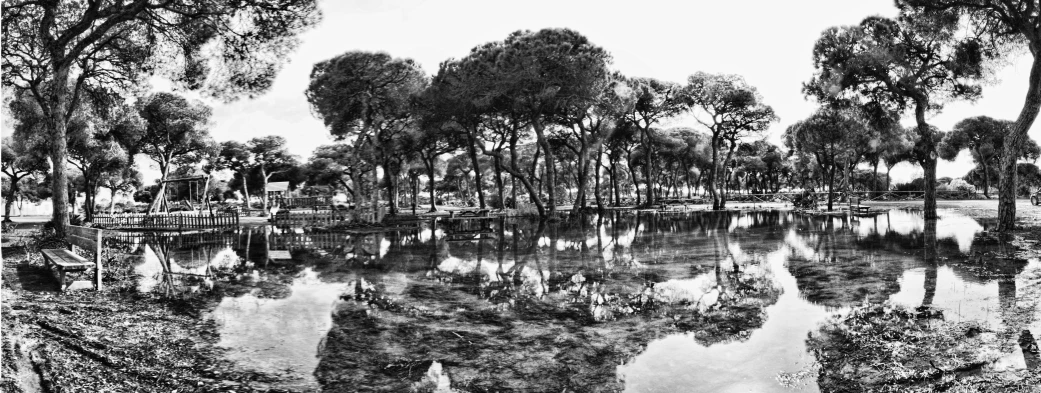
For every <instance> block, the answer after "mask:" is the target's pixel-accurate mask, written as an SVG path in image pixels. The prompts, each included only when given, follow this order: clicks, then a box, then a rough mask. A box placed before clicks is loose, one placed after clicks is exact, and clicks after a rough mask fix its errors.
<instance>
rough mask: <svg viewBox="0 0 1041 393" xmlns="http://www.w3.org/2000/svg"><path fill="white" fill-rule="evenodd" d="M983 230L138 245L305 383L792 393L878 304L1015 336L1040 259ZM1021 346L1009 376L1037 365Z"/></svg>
mask: <svg viewBox="0 0 1041 393" xmlns="http://www.w3.org/2000/svg"><path fill="white" fill-rule="evenodd" d="M983 230H984V228H983V227H982V226H981V225H980V224H978V223H977V222H976V221H975V220H972V219H971V218H968V217H965V216H961V215H958V214H955V213H952V212H941V217H940V219H939V220H938V221H936V222H934V223H926V222H925V221H924V220H923V219H922V217H921V215H920V214H919V213H916V212H908V211H891V212H889V213H887V214H882V215H879V216H877V217H862V218H858V219H856V220H851V219H850V218H848V217H808V216H800V215H795V214H792V213H788V212H730V213H692V214H668V215H656V214H648V213H639V214H637V213H632V212H619V213H609V214H607V215H605V216H602V217H599V216H587V217H585V218H567V219H565V220H563V221H562V222H560V223H556V224H549V225H542V226H540V225H538V224H537V223H533V222H528V221H523V220H500V219H491V220H469V221H462V220H455V221H444V222H439V223H434V222H424V223H423V225H422V227H421V228H420V229H417V230H415V231H404V232H388V233H380V234H367V235H349V234H331V233H312V232H308V231H303V230H300V229H293V230H283V229H277V228H270V227H268V228H253V229H242V230H240V231H239V232H236V233H231V234H223V235H195V236H196V237H197V239H194V240H193V239H177V240H176V241H175V240H174V239H173V238H174V236H167V237H162V236H152V237H148V236H144V235H141V236H139V237H138V238H133V239H129V238H128V239H129V240H126V241H125V243H126V244H125V245H124V247H125V248H127V249H130V250H134V249H136V250H137V251H135V252H136V254H138V255H139V260H138V262H137V268H136V270H137V272H138V273H139V274H140V275H141V276H142V279H141V280H140V289H141V290H146V291H158V292H161V293H166V294H169V295H174V296H186V295H188V296H209V297H210V298H212V300H213V303H212V304H213V306H212V308H211V309H210V310H209V314H208V315H210V316H211V318H213V319H214V320H215V321H216V322H217V323H218V325H219V326H220V332H221V342H220V345H221V346H223V347H226V348H229V352H228V356H229V357H230V358H231V359H233V360H235V361H238V362H240V363H241V364H244V365H245V366H246V367H247V368H252V369H255V370H258V371H263V372H269V373H279V374H286V375H288V376H289V377H290V379H292V380H293V381H295V382H294V383H293V386H292V387H308V386H310V387H314V386H317V384H321V385H323V387H325V388H326V389H331V390H335V389H342V388H346V387H348V386H355V387H370V388H373V389H377V390H378V389H383V390H386V391H394V390H400V389H407V388H411V387H413V386H417V385H416V384H418V383H421V379H422V378H424V377H423V375H424V373H425V372H426V371H427V369H429V368H431V365H432V364H434V363H432V362H435V361H436V362H437V364H438V365H441V366H442V368H443V370H445V375H443V376H442V377H443V378H447V379H450V380H451V381H452V383H453V386H457V387H463V388H466V387H471V388H481V389H507V390H508V389H518V390H542V389H555V390H560V389H561V388H563V387H571V388H578V387H581V386H587V387H588V386H597V387H600V388H605V389H624V390H626V391H634V392H643V391H691V390H704V391H760V392H770V391H777V392H781V391H793V389H790V388H786V387H783V386H781V384H780V383H778V380H777V375H778V373H780V372H797V371H800V370H803V369H805V368H807V367H808V366H810V365H811V364H812V363H813V360H814V359H813V355H812V354H810V353H808V352H807V350H806V343H805V339H806V335H807V333H808V332H810V331H813V330H815V329H816V327H817V325H818V324H819V323H820V322H821V321H823V320H824V319H825V318H827V317H828V316H829V315H832V314H835V313H841V312H843V311H844V310H847V309H848V308H849V307H851V306H855V305H860V304H863V303H864V302H874V303H878V302H883V301H886V300H890V301H892V302H894V303H897V304H901V305H906V306H910V307H916V306H919V305H923V304H932V305H934V306H937V307H940V308H941V309H943V310H944V311H945V314H946V317H947V319H948V320H954V321H957V320H965V319H981V320H985V321H987V322H989V323H991V324H992V325H994V326H1001V324H1002V323H1004V322H1003V321H1005V318H1004V317H1003V315H1005V316H1007V314H1008V313H1010V312H1014V309H1015V304H1016V300H1015V295H1016V288H1017V283H1016V276H1017V275H1018V274H1019V273H1020V272H1022V271H1023V270H1024V269H1030V270H1032V271H1033V270H1037V269H1039V268H1041V267H1039V266H1038V265H1039V264H1038V262H1036V261H1031V262H1029V263H1028V262H1027V261H1011V260H1000V259H998V258H995V255H1000V254H1001V253H1007V251H1008V250H1006V246H1003V245H1000V244H997V245H995V244H992V245H984V244H974V241H973V240H974V238H975V235H976V233H978V232H981V231H983ZM207 236H209V237H207ZM474 239H483V240H474ZM279 250H288V251H290V252H291V254H290V257H291V259H285V255H284V253H279V252H278V251H279ZM272 251H275V252H272ZM164 272H172V273H177V274H172V275H171V274H164ZM1019 285H1022V284H1019ZM341 299H342V300H341ZM1007 328H1019V327H1007ZM1022 328H1026V327H1022ZM1030 328H1031V329H1032V331H1033V333H1034V334H1035V335H1037V334H1039V333H1041V330H1039V329H1038V328H1039V326H1038V324H1037V323H1036V321H1035V322H1034V323H1033V325H1032V326H1030ZM1016 351H1018V348H1015V349H1014V350H1013V352H1014V353H1013V354H1012V355H1010V356H1009V357H1008V358H1007V359H1005V360H1003V362H1002V364H1001V365H1000V367H1024V364H1023V361H1022V356H1021V354H1018V353H1015V352H1016ZM1014 355H1019V356H1018V360H1017V357H1016V356H1014ZM533 362H538V363H533ZM388 370H390V371H388ZM803 382H804V383H803V384H802V385H801V386H799V387H797V388H795V389H794V391H808V392H812V391H817V388H816V385H815V384H814V382H813V381H812V377H811V378H809V380H805V381H803Z"/></svg>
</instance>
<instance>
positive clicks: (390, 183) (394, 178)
mask: <svg viewBox="0 0 1041 393" xmlns="http://www.w3.org/2000/svg"><path fill="white" fill-rule="evenodd" d="M393 167H395V166H394V165H393V164H392V163H391V162H390V161H389V160H384V162H383V179H384V180H386V181H387V214H388V215H391V216H393V215H395V214H398V174H397V173H393V171H392V170H391V169H390V168H393Z"/></svg>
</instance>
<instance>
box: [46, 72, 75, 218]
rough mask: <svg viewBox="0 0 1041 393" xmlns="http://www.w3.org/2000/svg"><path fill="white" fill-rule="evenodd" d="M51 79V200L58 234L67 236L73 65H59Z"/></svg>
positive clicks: (48, 102) (48, 124)
mask: <svg viewBox="0 0 1041 393" xmlns="http://www.w3.org/2000/svg"><path fill="white" fill-rule="evenodd" d="M49 82H50V83H51V85H50V86H49V87H48V89H49V90H50V95H49V97H48V98H49V99H48V100H47V102H46V104H47V106H48V107H49V110H48V111H47V124H46V127H47V129H48V130H50V139H51V141H50V142H51V143H50V145H51V150H50V156H51V202H52V207H53V214H52V215H51V222H53V223H54V230H55V231H56V232H57V233H58V235H59V236H64V235H65V228H66V227H68V226H69V199H68V191H67V189H68V185H69V181H68V178H67V176H68V169H67V167H66V165H65V161H66V160H67V159H68V156H69V154H68V141H67V140H66V135H65V134H66V128H67V126H68V123H67V122H66V119H65V113H66V111H68V110H69V108H68V107H69V90H68V86H69V66H68V65H66V66H57V65H56V66H55V72H54V78H53V79H51V80H50V81H49ZM41 104H43V103H41ZM73 203H75V202H73Z"/></svg>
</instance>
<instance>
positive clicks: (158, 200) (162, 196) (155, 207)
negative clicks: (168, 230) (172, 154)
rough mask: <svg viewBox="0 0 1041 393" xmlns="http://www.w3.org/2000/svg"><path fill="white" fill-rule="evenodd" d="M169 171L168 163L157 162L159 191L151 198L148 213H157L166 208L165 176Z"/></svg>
mask: <svg viewBox="0 0 1041 393" xmlns="http://www.w3.org/2000/svg"><path fill="white" fill-rule="evenodd" d="M169 173H170V165H169V164H167V163H163V162H160V163H159V192H158V193H157V194H156V195H155V198H152V206H149V207H148V212H149V213H159V211H160V210H165V208H166V177H167V176H168V175H169Z"/></svg>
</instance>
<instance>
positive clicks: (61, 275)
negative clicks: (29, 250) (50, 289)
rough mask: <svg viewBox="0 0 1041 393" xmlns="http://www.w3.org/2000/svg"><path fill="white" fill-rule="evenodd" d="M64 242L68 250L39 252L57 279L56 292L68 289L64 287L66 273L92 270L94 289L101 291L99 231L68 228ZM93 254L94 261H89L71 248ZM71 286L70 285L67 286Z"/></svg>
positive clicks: (53, 249)
mask: <svg viewBox="0 0 1041 393" xmlns="http://www.w3.org/2000/svg"><path fill="white" fill-rule="evenodd" d="M65 232H66V239H65V240H66V241H67V242H68V243H69V249H67V250H66V249H61V248H48V249H43V250H40V253H42V254H43V261H44V263H45V264H46V266H47V268H48V269H53V270H52V272H53V273H54V277H55V278H57V279H58V290H59V291H61V292H64V291H65V289H67V288H68V287H67V286H66V285H65V275H66V274H67V273H79V274H82V273H83V272H85V271H87V270H89V269H92V268H93V269H94V280H93V281H94V289H95V290H98V291H100V290H101V235H102V232H101V230H100V229H93V228H84V227H78V226H69V227H68V228H66V231H65ZM74 246H75V247H79V248H82V249H83V250H86V251H90V252H93V253H94V261H89V260H87V259H86V258H83V257H81V256H79V255H77V254H76V253H74V252H72V247H74ZM71 285H72V284H71V283H70V284H69V286H71Z"/></svg>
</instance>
